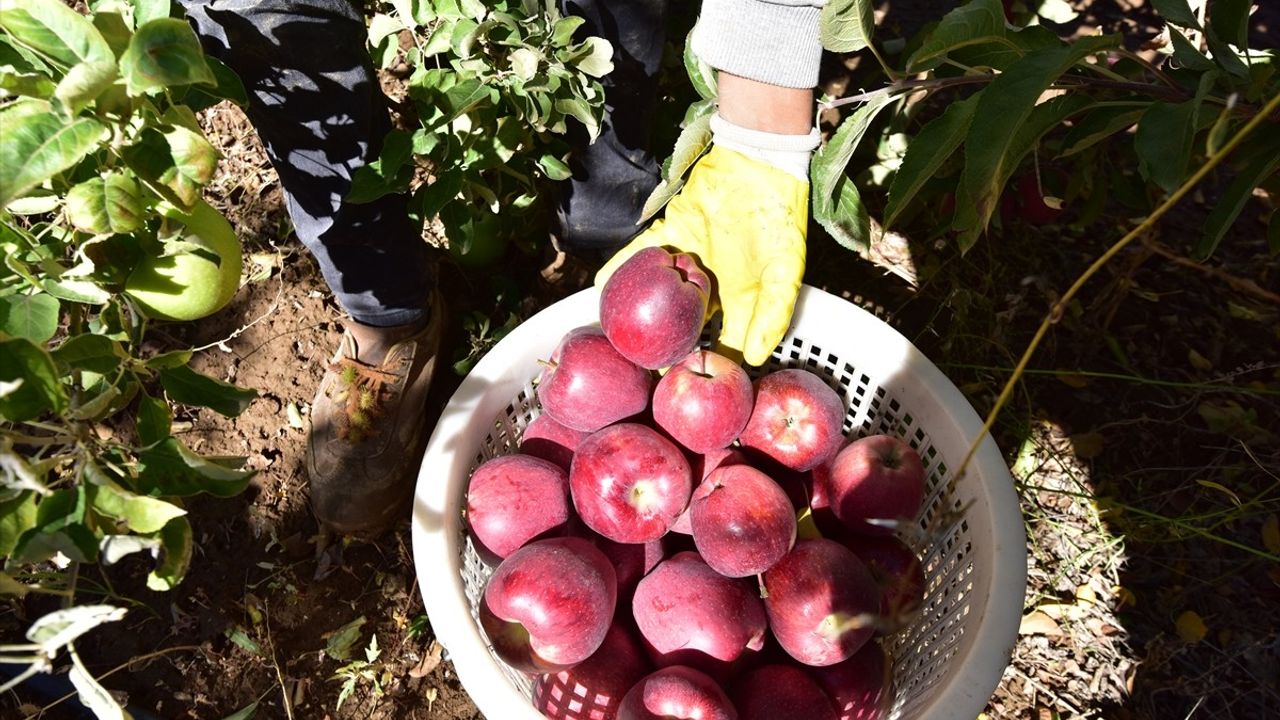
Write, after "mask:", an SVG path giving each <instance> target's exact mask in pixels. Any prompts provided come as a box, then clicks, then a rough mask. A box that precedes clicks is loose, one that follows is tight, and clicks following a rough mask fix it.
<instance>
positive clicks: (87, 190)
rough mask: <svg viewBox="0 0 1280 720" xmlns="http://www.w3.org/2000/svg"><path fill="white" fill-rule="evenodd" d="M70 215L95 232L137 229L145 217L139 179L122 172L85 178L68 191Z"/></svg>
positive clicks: (81, 228)
mask: <svg viewBox="0 0 1280 720" xmlns="http://www.w3.org/2000/svg"><path fill="white" fill-rule="evenodd" d="M67 219H68V220H70V221H71V224H72V225H74V226H75V228H76V229H77V230H79V231H81V232H86V233H90V234H92V235H107V234H111V233H130V232H133V231H134V230H137V229H138V228H140V227H142V220H143V209H142V197H141V195H140V194H139V193H138V183H136V182H134V181H133V178H131V177H129V176H127V175H123V174H121V173H111V174H109V175H103V176H100V177H96V178H91V179H89V180H85V181H84V182H82V183H80V184H79V185H76V186H75V187H73V188H71V190H70V191H69V192H68V193H67Z"/></svg>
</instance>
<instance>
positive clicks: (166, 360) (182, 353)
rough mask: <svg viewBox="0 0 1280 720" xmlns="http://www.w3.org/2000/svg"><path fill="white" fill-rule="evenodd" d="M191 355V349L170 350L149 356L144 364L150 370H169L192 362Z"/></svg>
mask: <svg viewBox="0 0 1280 720" xmlns="http://www.w3.org/2000/svg"><path fill="white" fill-rule="evenodd" d="M191 355H192V353H191V351H190V350H170V351H169V352H163V353H160V354H158V355H153V356H151V357H149V358H147V359H146V361H145V362H144V363H143V364H144V365H146V366H147V368H148V369H150V370H168V369H170V368H176V367H182V366H183V365H186V364H187V363H189V362H191Z"/></svg>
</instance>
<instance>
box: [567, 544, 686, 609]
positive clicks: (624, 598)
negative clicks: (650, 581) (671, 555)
mask: <svg viewBox="0 0 1280 720" xmlns="http://www.w3.org/2000/svg"><path fill="white" fill-rule="evenodd" d="M583 532H585V533H588V534H589V535H590V537H589V539H590V540H591V541H592V542H593V543H595V545H596V547H598V548H600V551H601V552H603V553H604V554H605V557H607V558H609V562H611V563H613V571H614V574H615V575H616V576H617V579H618V612H629V611H630V610H631V598H632V596H634V595H635V592H636V585H639V584H640V579H641V578H643V577H644V576H645V575H648V574H649V571H651V570H653V569H654V568H655V567H657V566H658V563H660V562H662V560H663V559H664V558H666V556H667V551H666V547H665V545H664V542H663V539H662V538H659V539H657V540H650V541H649V542H646V543H619V542H614V541H612V540H610V539H609V538H607V537H605V536H603V535H600V534H598V533H594V532H591V531H590V530H583ZM624 603H625V605H626V606H625V607H623V605H624Z"/></svg>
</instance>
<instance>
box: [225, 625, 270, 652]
mask: <svg viewBox="0 0 1280 720" xmlns="http://www.w3.org/2000/svg"><path fill="white" fill-rule="evenodd" d="M226 632H227V639H228V640H230V641H231V642H232V643H234V644H235V645H237V646H239V647H241V648H243V649H244V650H245V651H246V652H251V653H253V654H254V655H262V646H261V645H259V644H258V643H257V642H256V641H254V639H253V638H251V637H249V634H248V633H246V632H245V631H244V630H243V629H242V628H239V627H237V628H235V629H231V628H228V629H227V631H226Z"/></svg>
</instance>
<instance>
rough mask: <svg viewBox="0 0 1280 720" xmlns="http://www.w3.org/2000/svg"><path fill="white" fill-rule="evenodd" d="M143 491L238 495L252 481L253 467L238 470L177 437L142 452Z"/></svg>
mask: <svg viewBox="0 0 1280 720" xmlns="http://www.w3.org/2000/svg"><path fill="white" fill-rule="evenodd" d="M138 462H139V467H140V470H139V473H138V490H139V492H141V493H143V494H146V495H151V494H158V495H169V496H178V497H186V496H189V495H195V494H197V493H202V492H203V493H208V494H210V495H213V496H215V497H232V496H235V495H238V494H239V493H240V492H241V491H243V490H244V488H245V486H246V485H247V484H248V483H249V478H250V477H252V476H253V472H252V471H246V470H236V469H233V468H229V467H226V466H225V465H220V464H218V463H215V462H212V461H211V460H209V459H207V458H203V457H200V456H199V455H197V454H195V453H194V452H192V451H191V449H190V448H188V447H187V446H186V445H183V444H182V443H181V442H179V441H178V440H177V439H175V438H173V437H169V438H165V439H164V440H163V441H161V442H160V443H159V444H157V445H153V446H151V447H148V448H144V449H142V450H140V451H139V452H138Z"/></svg>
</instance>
